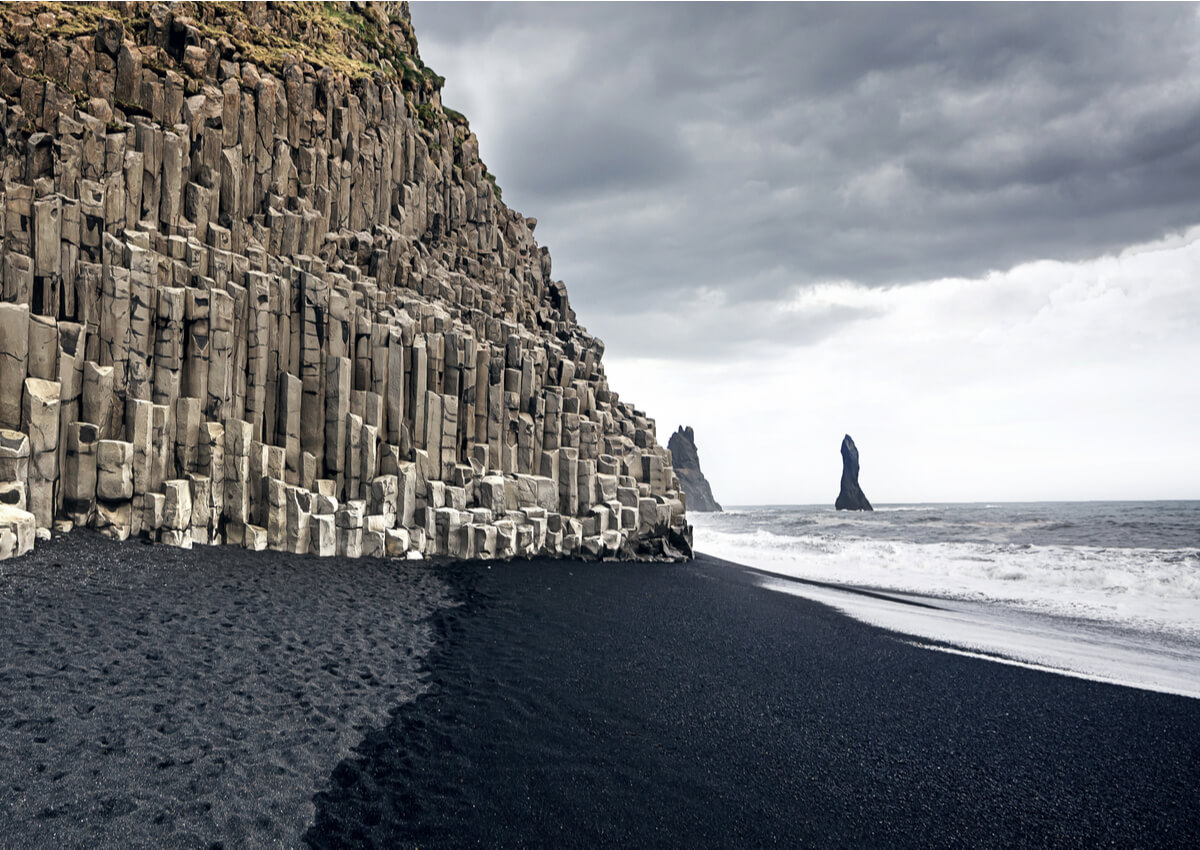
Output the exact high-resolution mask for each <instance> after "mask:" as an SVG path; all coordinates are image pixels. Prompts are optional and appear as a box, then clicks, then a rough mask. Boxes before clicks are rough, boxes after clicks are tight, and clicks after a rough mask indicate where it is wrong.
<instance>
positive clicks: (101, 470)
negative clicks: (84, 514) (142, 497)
mask: <svg viewBox="0 0 1200 850" xmlns="http://www.w3.org/2000/svg"><path fill="white" fill-rule="evenodd" d="M96 496H97V497H98V498H100V499H103V500H104V501H106V502H125V501H128V500H130V499H132V498H133V444H131V443H127V442H125V441H124V440H101V441H100V442H99V444H98V446H97V448H96ZM126 523H128V518H126ZM126 536H128V535H126ZM121 539H122V540H124V539H125V538H121Z"/></svg>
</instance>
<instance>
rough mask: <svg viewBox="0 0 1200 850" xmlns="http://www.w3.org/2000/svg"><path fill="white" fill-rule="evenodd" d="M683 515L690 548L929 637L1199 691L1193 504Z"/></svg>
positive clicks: (1094, 674) (1199, 536)
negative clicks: (691, 537) (689, 527)
mask: <svg viewBox="0 0 1200 850" xmlns="http://www.w3.org/2000/svg"><path fill="white" fill-rule="evenodd" d="M689 518H690V519H691V521H692V522H693V524H694V527H695V548H696V550H697V551H700V552H704V553H706V554H709V555H713V556H716V557H719V558H724V559H726V560H729V561H735V562H737V563H740V564H744V565H746V566H750V567H754V568H756V569H759V570H762V571H764V572H767V573H771V574H774V575H775V576H776V578H775V579H764V581H763V584H764V585H765V586H767V587H770V588H771V589H773V590H780V591H783V592H788V593H793V594H795V595H799V596H805V597H807V598H810V599H814V600H816V601H820V602H823V603H825V604H829V605H833V606H834V607H837V608H839V610H842V611H845V612H846V613H848V614H850V615H852V616H855V617H856V618H858V619H862V620H865V621H867V622H871V623H874V624H875V625H879V626H881V627H884V628H887V629H890V630H892V631H895V632H898V633H900V634H904V635H907V636H909V637H910V638H916V639H920V640H925V641H931V642H932V643H929V644H927V645H928V646H930V648H935V649H940V650H943V651H957V652H967V653H970V654H983V655H985V656H987V657H991V658H994V659H995V660H998V661H1005V662H1009V663H1020V664H1025V665H1029V666H1037V667H1045V668H1046V669H1050V670H1054V671H1057V672H1063V673H1068V674H1072V675H1081V676H1085V677H1087V678H1095V679H1101V680H1106V681H1113V682H1118V683H1121V684H1128V685H1134V686H1138V687H1148V688H1151V689H1154V690H1161V691H1168V692H1172V693H1181V694H1186V695H1189V696H1198V697H1200V502H1197V501H1175V502H1029V503H979V504H910V505H905V504H898V505H879V506H876V510H875V511H874V512H869V513H868V512H863V513H858V512H845V511H835V510H834V509H833V508H832V506H824V505H799V506H755V507H745V508H733V509H730V510H727V511H726V512H724V513H717V514H700V513H694V514H690V515H689ZM914 603H915V604H914Z"/></svg>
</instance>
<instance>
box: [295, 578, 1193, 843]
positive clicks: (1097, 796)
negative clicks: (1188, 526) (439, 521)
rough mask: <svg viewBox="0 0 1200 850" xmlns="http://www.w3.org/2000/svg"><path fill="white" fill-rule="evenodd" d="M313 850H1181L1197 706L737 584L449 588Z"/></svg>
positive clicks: (459, 583) (582, 581)
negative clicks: (899, 631) (988, 657)
mask: <svg viewBox="0 0 1200 850" xmlns="http://www.w3.org/2000/svg"><path fill="white" fill-rule="evenodd" d="M443 574H444V575H446V576H447V577H448V580H450V581H451V582H452V584H453V585H454V586H455V587H456V588H457V594H459V595H461V597H462V598H464V599H465V600H466V603H465V604H464V605H462V606H460V607H456V608H453V609H448V610H445V611H443V612H441V613H439V614H438V615H436V616H435V620H436V622H437V623H438V630H439V632H440V634H441V636H442V637H441V639H440V640H439V641H438V645H437V646H436V647H435V649H434V650H433V651H432V652H431V654H430V656H429V663H430V665H431V680H430V689H429V691H428V692H427V693H426V694H424V695H423V696H421V697H420V698H419V699H417V700H415V701H413V702H410V703H407V704H406V705H405V706H403V707H402V708H401V709H400V710H399V711H398V712H397V713H396V714H395V716H394V717H393V719H392V721H391V722H390V723H389V724H388V725H387V726H384V727H381V728H379V729H376V730H374V731H372V732H371V733H370V734H369V735H368V736H367V737H366V740H365V741H364V742H363V743H362V744H361V745H360V746H359V747H358V748H357V749H356V752H355V755H354V756H353V757H351V758H348V759H346V760H345V761H343V762H342V763H341V764H340V765H339V766H338V768H337V769H336V770H335V771H334V773H333V776H332V781H331V782H330V784H329V790H328V791H326V792H323V793H321V794H319V795H318V798H317V817H316V823H315V825H314V827H313V828H312V829H311V830H310V831H309V832H308V833H307V834H306V839H307V840H308V841H309V842H310V843H311V844H313V845H315V846H319V847H345V846H377V847H389V846H421V847H477V846H478V847H614V846H616V847H623V846H631V847H649V846H653V847H764V846H787V847H793V846H820V847H825V846H887V847H894V846H922V847H925V846H967V847H978V846H988V847H1011V846H1030V845H1032V846H1075V847H1094V846H1098V845H1102V844H1103V845H1110V844H1112V845H1116V846H1138V847H1149V846H1188V845H1190V844H1191V843H1192V842H1193V841H1194V839H1195V836H1196V835H1198V834H1200V790H1198V789H1200V700H1190V699H1186V698H1182V697H1175V696H1169V695H1164V694H1156V693H1150V692H1146V691H1139V690H1134V689H1131V688H1124V687H1118V686H1113V685H1105V684H1100V683H1095V682H1088V681H1083V680H1079V679H1072V678H1067V677H1063V676H1057V675H1053V674H1050V673H1042V672H1037V671H1032V670H1027V669H1023V668H1019V667H1011V666H1005V665H999V664H992V663H988V662H986V661H981V660H977V659H972V658H964V657H959V656H953V655H947V654H944V653H937V652H928V651H925V650H921V649H918V648H915V647H912V646H909V645H907V644H906V643H904V642H902V641H901V640H897V639H896V638H894V637H893V636H891V635H889V634H888V633H886V632H883V631H881V630H878V629H875V628H872V627H870V626H866V625H863V624H860V623H857V622H855V621H853V620H850V619H849V618H847V617H844V616H842V615H840V614H838V613H836V612H834V611H833V610H831V609H829V608H826V607H824V606H821V605H818V604H816V603H813V602H809V601H807V600H803V599H799V598H796V597H793V596H788V595H785V594H780V593H775V592H772V591H770V590H766V589H764V588H761V587H758V586H757V577H756V576H754V575H753V574H751V573H749V572H748V571H746V570H744V569H741V568H738V567H736V566H734V565H728V564H725V563H722V562H718V561H715V560H714V559H710V558H703V557H702V558H700V559H699V560H698V561H697V562H695V563H693V564H690V565H686V566H662V565H627V564H586V565H585V564H568V563H562V562H549V561H534V562H514V563H511V564H504V565H497V566H495V567H493V568H492V569H490V570H489V569H486V568H481V567H478V566H465V565H458V566H451V567H447V568H446V571H445V572H444V573H443Z"/></svg>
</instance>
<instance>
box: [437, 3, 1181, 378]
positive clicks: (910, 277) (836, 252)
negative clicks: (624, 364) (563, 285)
mask: <svg viewBox="0 0 1200 850" xmlns="http://www.w3.org/2000/svg"><path fill="white" fill-rule="evenodd" d="M413 18H414V22H415V24H416V29H417V35H418V38H419V39H420V41H421V45H422V52H423V55H424V57H425V59H426V60H427V61H428V62H429V63H430V64H431V65H433V66H434V67H435V68H437V69H438V70H439V72H441V73H446V74H447V75H448V76H449V80H448V85H447V91H446V100H447V102H448V103H449V104H450V105H451V106H455V107H456V108H460V109H462V110H463V111H464V112H466V114H467V115H468V117H470V118H472V119H473V124H474V126H475V128H476V129H477V130H478V131H479V133H480V137H481V149H482V153H483V155H484V158H485V159H486V160H487V162H488V164H489V167H490V168H491V170H492V171H493V172H494V173H495V174H496V175H497V177H498V179H499V182H500V184H501V185H502V186H503V187H504V191H505V195H504V197H505V200H506V201H507V202H508V203H509V204H510V205H513V206H515V207H517V208H518V209H521V210H522V211H523V212H525V213H526V214H528V215H535V216H537V217H538V218H539V219H540V221H541V225H540V227H539V230H538V236H539V238H540V239H541V240H542V242H543V244H547V245H549V246H550V248H551V250H552V252H553V254H554V258H555V272H556V275H557V276H560V277H562V278H563V279H565V280H566V281H567V284H568V286H569V287H570V290H571V293H572V299H573V301H574V302H575V303H576V305H577V306H578V307H579V310H580V316H581V318H582V319H583V321H584V322H585V323H586V324H588V325H589V327H591V328H592V329H593V330H594V331H597V332H598V333H599V334H600V335H601V336H603V337H604V338H605V339H606V341H607V342H608V343H609V349H610V351H615V350H620V351H621V353H622V354H624V355H626V356H629V355H633V354H661V353H664V346H665V347H666V350H668V351H674V352H677V353H682V352H687V353H690V354H692V355H695V354H698V353H706V352H707V353H720V352H721V351H723V350H725V349H726V348H732V347H734V345H733V344H734V343H736V342H738V341H742V342H745V341H746V340H752V339H757V338H763V337H766V338H767V339H768V340H769V341H775V342H782V343H786V342H788V341H789V340H790V341H793V342H802V341H804V340H807V339H812V338H817V337H820V336H822V335H823V333H824V332H823V331H822V329H821V328H818V327H814V326H813V319H812V317H811V316H807V317H804V316H797V317H796V318H795V319H794V322H795V324H794V325H791V324H789V322H791V321H793V320H792V319H789V318H788V317H787V316H782V317H780V316H776V318H774V319H772V321H771V322H769V323H767V325H766V326H764V323H763V322H762V320H761V317H762V316H763V315H764V314H765V313H766V312H768V311H770V310H771V309H772V305H774V304H777V303H778V302H780V301H781V300H783V299H786V298H788V297H789V296H790V295H791V294H793V293H794V292H795V291H796V289H797V287H803V286H805V285H807V284H810V283H812V282H815V281H825V280H849V281H854V282H858V283H863V284H867V285H872V286H874V285H892V284H904V283H907V282H912V281H917V280H923V279H929V278H936V277H942V276H950V275H954V276H958V275H962V276H977V275H981V274H984V273H986V272H988V271H989V270H993V269H1004V268H1008V267H1011V266H1012V265H1014V264H1017V263H1020V262H1022V261H1026V260H1032V259H1041V258H1053V259H1063V260H1074V259H1081V258H1086V257H1092V256H1097V255H1099V254H1102V253H1104V252H1108V251H1113V250H1118V249H1120V248H1121V247H1124V246H1127V245H1130V244H1133V243H1137V242H1142V241H1146V240H1149V239H1153V238H1155V237H1158V236H1160V235H1162V234H1164V233H1166V232H1169V231H1171V230H1177V229H1180V228H1183V227H1186V226H1188V225H1191V224H1195V223H1197V221H1200V214H1198V211H1197V203H1198V202H1197V190H1196V185H1197V177H1200V67H1198V65H1200V59H1198V55H1200V54H1197V52H1196V51H1195V49H1194V48H1195V45H1196V44H1197V43H1200V38H1198V35H1200V32H1198V30H1200V26H1198V16H1197V7H1196V6H1193V5H1154V4H1144V5H1115V4H1112V5H1110V4H1104V5H1076V4H1069V5H1068V4H1064V5H1042V4H1038V5H1008V4H997V5H990V4H989V5H972V6H958V5H942V4H937V5H928V6H927V5H887V6H879V5H851V6H843V5H816V6H807V5H791V4H768V5H755V4H736V5H724V4H702V5H688V4H663V5H660V4H620V5H591V4H556V5H549V6H546V5H540V4H512V5H487V4H482V5H468V6H463V5H459V4H456V5H445V6H443V5H440V4H436V3H415V4H414V7H413ZM484 116H488V117H487V119H486V120H483V117H484ZM703 291H713V292H716V293H719V294H720V296H721V297H719V298H717V299H715V300H714V301H712V302H711V303H714V304H717V305H718V306H717V307H715V308H713V309H714V310H719V313H720V316H721V317H722V318H721V322H723V323H725V324H724V327H725V328H726V329H727V333H726V334H725V335H724V339H725V340H727V341H729V343H730V344H729V345H728V346H727V345H726V343H725V342H723V341H722V340H721V339H715V340H714V339H713V334H712V333H711V326H712V325H713V323H714V321H715V318H714V316H713V315H710V316H708V317H707V319H706V320H704V321H699V322H697V323H696V327H697V328H698V329H699V328H704V329H705V330H704V333H705V336H703V337H701V336H699V334H698V333H694V334H691V333H689V331H688V330H687V326H686V325H684V326H681V327H680V328H678V329H677V330H678V332H673V333H670V334H667V335H666V338H665V340H664V339H663V338H661V337H657V336H656V335H655V334H653V333H649V332H648V331H650V330H651V328H652V326H653V323H654V322H657V321H660V320H661V313H662V312H663V311H664V310H667V309H670V308H671V307H672V306H673V305H681V304H692V302H693V298H694V296H695V294H696V293H697V292H703ZM688 309H689V310H691V311H692V312H693V313H702V312H703V308H702V307H689V308H688ZM655 317H658V318H655ZM756 317H758V318H756ZM853 318H854V316H853V315H852V314H850V315H848V314H846V313H845V312H844V311H843V312H837V311H835V312H833V313H830V315H829V316H828V322H829V323H830V324H829V327H833V326H835V325H836V324H837V323H842V322H845V321H847V320H851V319H853ZM656 340H657V342H656ZM689 349H690V351H689Z"/></svg>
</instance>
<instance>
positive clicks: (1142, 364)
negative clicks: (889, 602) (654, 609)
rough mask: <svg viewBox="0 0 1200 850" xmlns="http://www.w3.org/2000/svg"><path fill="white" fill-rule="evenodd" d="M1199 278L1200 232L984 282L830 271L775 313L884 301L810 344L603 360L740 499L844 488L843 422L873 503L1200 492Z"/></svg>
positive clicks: (1033, 266)
mask: <svg viewBox="0 0 1200 850" xmlns="http://www.w3.org/2000/svg"><path fill="white" fill-rule="evenodd" d="M1198 281H1200V228H1195V229H1193V230H1191V231H1189V232H1187V233H1186V234H1182V235H1178V236H1173V237H1170V238H1168V239H1164V240H1161V241H1159V242H1156V243H1153V244H1149V245H1144V246H1137V247H1134V248H1131V249H1128V250H1126V251H1124V252H1122V253H1121V254H1119V255H1116V256H1106V257H1102V258H1098V259H1095V260H1091V261H1088V262H1083V263H1059V262H1036V263H1028V264H1024V265H1021V266H1018V267H1016V268H1014V269H1012V270H1011V271H1009V272H1006V273H1003V274H992V275H989V276H987V277H984V278H981V279H976V280H964V279H946V280H937V281H929V282H926V283H921V284H916V285H910V286H905V287H893V288H888V289H872V288H867V287H862V286H855V285H852V284H830V285H826V286H819V287H815V288H812V289H806V290H802V291H801V292H800V293H799V294H798V295H797V296H796V298H795V299H794V300H792V301H791V302H789V303H787V304H785V305H781V306H780V309H781V310H786V311H788V312H790V313H799V314H813V315H817V314H821V313H824V312H827V311H828V310H830V309H831V308H845V309H847V310H854V311H862V310H868V311H871V315H868V316H867V317H866V318H862V319H860V320H858V321H854V322H849V323H846V324H844V325H841V326H839V327H838V328H836V329H835V330H833V331H832V332H831V333H830V335H828V336H826V337H825V338H823V339H821V340H819V341H818V342H816V343H814V344H811V345H807V346H802V347H796V348H792V349H786V350H780V349H778V348H771V349H767V350H764V353H763V356H761V357H757V358H756V357H745V358H738V359H736V360H731V361H727V362H700V363H694V364H690V365H689V366H688V367H687V368H686V369H682V368H680V365H679V363H678V362H677V361H666V360H629V359H622V358H621V357H620V356H619V352H612V353H610V354H609V355H608V357H607V358H606V359H607V362H608V373H609V376H610V380H611V382H612V384H613V386H615V387H617V388H619V389H620V390H621V392H622V397H623V398H627V399H631V400H633V401H635V402H637V403H639V404H640V405H642V406H645V407H647V408H648V409H649V412H650V413H651V414H652V415H654V416H656V417H657V419H658V422H659V428H660V434H661V436H662V437H663V439H664V440H665V438H666V436H667V435H668V434H669V432H670V431H671V430H673V429H674V427H675V426H676V425H678V424H689V425H692V426H693V427H695V429H696V439H697V442H698V445H699V447H700V457H701V463H702V465H703V467H704V470H705V473H706V474H707V476H708V478H709V480H710V481H711V482H712V485H713V489H714V492H715V494H716V496H717V498H718V500H721V501H724V502H727V503H730V504H739V503H740V504H753V503H789V502H800V503H806V502H826V501H831V500H832V499H833V497H834V496H835V495H836V492H837V482H838V478H839V475H840V472H841V460H840V457H839V455H838V445H839V443H840V440H841V437H842V433H843V432H845V431H848V432H850V433H851V434H852V435H853V436H854V438H855V441H856V442H857V443H858V445H859V448H860V451H861V452H862V463H863V474H862V483H863V486H864V489H865V490H866V492H867V494H868V496H869V497H870V498H872V499H874V500H876V501H878V502H887V501H974V500H981V501H987V500H1039V499H1103V498H1111V499H1123V498H1145V499H1154V498H1196V497H1197V496H1198V495H1200V440H1198V439H1197V438H1196V423H1197V422H1200V374H1198V372H1197V366H1198V365H1200V334H1198V333H1197V332H1196V328H1197V327H1200V286H1198V285H1197V282H1198ZM721 309H722V307H721V305H720V304H719V302H714V301H713V300H711V299H709V300H707V301H704V302H698V303H697V304H696V305H695V306H694V308H693V312H694V315H688V314H686V313H685V314H684V315H681V316H680V317H678V321H682V322H687V321H694V322H714V323H715V322H717V321H719V312H720V310H721ZM712 311H715V313H716V315H708V314H709V313H710V312H712Z"/></svg>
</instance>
